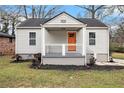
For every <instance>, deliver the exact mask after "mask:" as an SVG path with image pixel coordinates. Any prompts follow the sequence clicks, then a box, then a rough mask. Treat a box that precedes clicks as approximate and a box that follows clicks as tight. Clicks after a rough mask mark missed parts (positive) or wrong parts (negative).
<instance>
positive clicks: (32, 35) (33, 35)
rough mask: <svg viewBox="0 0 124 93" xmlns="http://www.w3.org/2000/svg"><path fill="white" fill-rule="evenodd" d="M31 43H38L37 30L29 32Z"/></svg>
mask: <svg viewBox="0 0 124 93" xmlns="http://www.w3.org/2000/svg"><path fill="white" fill-rule="evenodd" d="M29 45H36V32H30V33H29Z"/></svg>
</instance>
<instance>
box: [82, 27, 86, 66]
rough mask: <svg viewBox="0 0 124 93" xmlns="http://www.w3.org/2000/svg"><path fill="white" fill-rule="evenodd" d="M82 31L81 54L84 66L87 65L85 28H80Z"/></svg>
mask: <svg viewBox="0 0 124 93" xmlns="http://www.w3.org/2000/svg"><path fill="white" fill-rule="evenodd" d="M82 31H83V47H82V50H83V52H82V55H84V56H85V62H84V65H86V63H87V58H86V57H87V56H86V46H87V43H86V39H87V33H86V32H87V31H86V27H83V28H82Z"/></svg>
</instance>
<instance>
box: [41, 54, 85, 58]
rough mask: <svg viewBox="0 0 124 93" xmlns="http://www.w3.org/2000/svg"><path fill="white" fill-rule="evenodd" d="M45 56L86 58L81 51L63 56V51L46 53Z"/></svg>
mask: <svg viewBox="0 0 124 93" xmlns="http://www.w3.org/2000/svg"><path fill="white" fill-rule="evenodd" d="M43 57H44V58H84V56H82V54H81V53H66V54H65V56H62V53H46V54H45V56H43Z"/></svg>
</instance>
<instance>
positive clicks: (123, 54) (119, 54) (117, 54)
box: [112, 52, 124, 59]
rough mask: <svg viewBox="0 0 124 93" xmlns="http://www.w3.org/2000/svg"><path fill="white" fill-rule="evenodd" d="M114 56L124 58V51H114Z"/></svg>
mask: <svg viewBox="0 0 124 93" xmlns="http://www.w3.org/2000/svg"><path fill="white" fill-rule="evenodd" d="M112 57H113V58H116V59H124V53H117V52H114V53H112Z"/></svg>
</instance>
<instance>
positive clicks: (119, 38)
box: [114, 22, 124, 47]
mask: <svg viewBox="0 0 124 93" xmlns="http://www.w3.org/2000/svg"><path fill="white" fill-rule="evenodd" d="M114 37H115V42H116V43H118V45H119V46H120V47H124V22H122V23H121V24H120V25H119V27H118V29H117V31H116V33H115V36H114Z"/></svg>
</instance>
